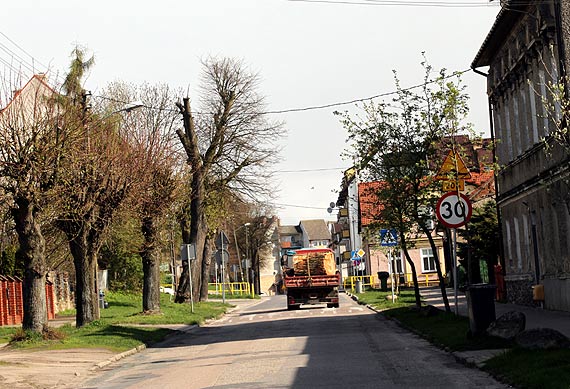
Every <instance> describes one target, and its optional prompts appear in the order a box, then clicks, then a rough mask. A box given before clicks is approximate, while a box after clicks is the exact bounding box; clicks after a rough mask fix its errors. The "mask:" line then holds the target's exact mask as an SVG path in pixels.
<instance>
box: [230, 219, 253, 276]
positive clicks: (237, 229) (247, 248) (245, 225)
mask: <svg viewBox="0 0 570 389" xmlns="http://www.w3.org/2000/svg"><path fill="white" fill-rule="evenodd" d="M250 225H251V223H245V224H243V225H241V226H239V227H238V228H236V229H234V241H235V242H236V244H237V237H236V232H238V231H239V230H241V229H242V228H245V276H246V281H247V284H248V285H249V270H248V263H247V262H248V257H249V242H248V235H249V233H248V228H247V227H248V226H250ZM238 264H239V267H240V269H241V272H242V277H243V269H242V266H241V258H239V255H238ZM242 280H243V278H242Z"/></svg>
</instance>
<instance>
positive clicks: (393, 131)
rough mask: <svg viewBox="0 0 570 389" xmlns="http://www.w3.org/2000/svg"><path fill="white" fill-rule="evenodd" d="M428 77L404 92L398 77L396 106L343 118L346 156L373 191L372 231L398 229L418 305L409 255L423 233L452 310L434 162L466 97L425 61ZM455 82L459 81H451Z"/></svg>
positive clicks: (460, 116)
mask: <svg viewBox="0 0 570 389" xmlns="http://www.w3.org/2000/svg"><path fill="white" fill-rule="evenodd" d="M422 65H423V68H424V71H425V78H424V85H423V88H420V89H419V90H417V91H416V90H413V89H402V88H401V87H400V83H399V80H398V78H397V77H396V78H395V80H396V87H397V94H396V97H395V98H394V99H393V101H392V102H391V103H385V102H381V103H377V104H375V103H369V104H365V105H364V106H363V111H364V115H362V116H363V117H362V118H361V117H360V116H359V117H358V118H357V119H353V118H352V117H351V115H350V114H348V113H346V112H345V113H344V114H340V113H338V112H337V115H341V116H342V123H343V125H344V127H345V128H346V129H347V130H348V133H349V139H348V140H349V143H350V144H351V145H352V148H351V150H348V152H347V155H350V156H356V163H355V166H356V167H357V168H358V169H359V170H360V171H361V176H362V178H364V179H367V180H370V181H376V182H378V185H376V186H372V187H371V188H372V189H371V193H370V195H371V198H373V199H375V200H376V201H375V203H376V205H377V207H376V209H377V211H378V212H377V213H375V214H374V215H372V216H374V217H375V222H374V223H373V224H372V225H371V228H373V229H379V228H395V229H397V230H398V233H399V245H400V248H401V249H402V251H403V252H404V255H405V257H406V261H407V263H408V265H409V267H410V269H411V272H412V279H413V282H414V290H415V297H416V305H417V306H418V307H420V306H421V300H420V293H419V287H418V282H417V271H416V268H415V265H414V262H413V261H412V259H411V257H410V255H409V249H410V248H411V247H413V240H414V237H416V236H418V234H419V233H420V232H421V233H423V234H424V235H425V236H426V237H427V238H428V240H429V242H430V246H431V248H432V251H433V254H434V257H435V264H436V270H437V274H438V277H439V281H440V289H441V293H442V296H443V299H444V302H445V306H446V310H448V311H449V310H450V308H449V303H448V300H447V293H446V290H445V280H444V277H443V274H442V271H441V266H440V261H439V257H438V253H437V249H436V246H435V241H434V239H433V232H432V231H430V230H428V227H427V226H428V223H427V219H428V218H432V217H433V212H432V210H434V209H435V205H436V201H437V197H438V192H439V184H438V183H437V182H436V181H435V180H434V176H435V172H434V171H433V167H432V165H431V164H430V161H432V160H433V159H435V158H437V157H438V146H440V145H441V141H442V139H443V138H444V137H445V136H450V135H455V134H457V132H458V131H459V130H460V122H461V120H462V119H463V117H464V115H465V114H466V112H467V104H466V101H467V96H466V95H465V93H464V91H463V87H462V84H461V80H460V78H459V76H458V75H451V76H449V75H447V74H446V72H445V70H441V71H440V72H439V73H438V74H437V75H436V77H435V78H432V77H433V74H432V68H431V66H430V65H429V64H427V62H426V61H424V62H423V63H422ZM450 77H455V78H457V80H456V81H455V82H452V81H450Z"/></svg>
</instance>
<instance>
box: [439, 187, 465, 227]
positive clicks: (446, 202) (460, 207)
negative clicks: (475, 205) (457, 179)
mask: <svg viewBox="0 0 570 389" xmlns="http://www.w3.org/2000/svg"><path fill="white" fill-rule="evenodd" d="M472 211H473V209H472V208H471V201H469V198H468V197H467V196H465V195H464V194H463V193H460V194H459V196H457V192H447V193H446V194H444V195H443V196H441V198H440V199H439V201H438V202H437V206H436V207H435V213H436V215H437V218H438V219H439V221H440V222H441V223H442V224H443V225H444V226H446V227H448V228H457V227H461V226H462V225H464V224H465V223H467V222H468V221H469V219H471V213H472Z"/></svg>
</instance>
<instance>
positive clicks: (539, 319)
mask: <svg viewBox="0 0 570 389" xmlns="http://www.w3.org/2000/svg"><path fill="white" fill-rule="evenodd" d="M420 293H421V295H422V297H423V298H424V301H425V303H426V304H429V305H433V306H434V307H437V308H440V309H445V305H444V304H443V299H442V297H441V290H440V289H439V287H429V288H420ZM447 298H448V300H449V306H450V308H451V311H452V312H455V296H454V292H453V289H447ZM457 309H458V313H459V315H461V316H468V315H469V314H468V312H467V298H466V296H465V294H464V293H462V292H460V291H458V295H457ZM509 311H518V312H522V313H524V315H525V316H526V329H529V328H552V329H555V330H557V331H560V332H561V333H563V334H564V335H566V336H567V337H569V338H570V312H562V311H550V310H546V309H542V308H533V307H527V306H524V305H516V304H508V303H498V302H495V315H496V317H499V316H501V315H503V314H504V313H506V312H509ZM503 352H505V350H475V351H462V352H453V355H454V356H455V358H457V359H458V360H460V361H462V362H464V363H468V364H474V365H476V366H478V367H482V366H483V365H484V364H485V362H486V361H488V360H489V359H491V358H493V357H495V356H497V355H500V354H502V353H503Z"/></svg>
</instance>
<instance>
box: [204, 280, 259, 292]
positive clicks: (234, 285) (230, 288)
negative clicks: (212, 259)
mask: <svg viewBox="0 0 570 389" xmlns="http://www.w3.org/2000/svg"><path fill="white" fill-rule="evenodd" d="M222 285H224V286H225V288H226V293H229V294H239V295H244V294H253V290H252V287H251V285H250V284H248V283H247V282H225V283H223V284H222V283H221V282H212V283H209V284H208V286H209V288H208V290H210V292H212V291H213V292H214V293H215V294H222Z"/></svg>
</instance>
